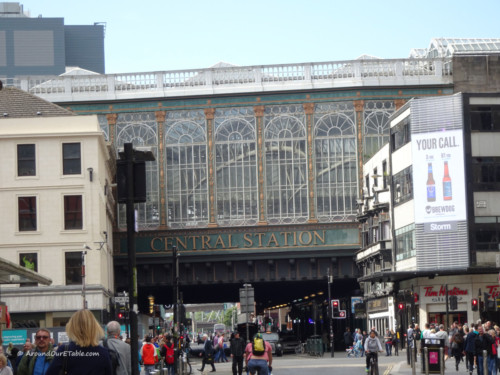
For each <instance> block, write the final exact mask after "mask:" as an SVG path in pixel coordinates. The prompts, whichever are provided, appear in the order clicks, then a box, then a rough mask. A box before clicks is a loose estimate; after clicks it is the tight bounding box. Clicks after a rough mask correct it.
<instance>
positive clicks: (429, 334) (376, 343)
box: [344, 320, 500, 375]
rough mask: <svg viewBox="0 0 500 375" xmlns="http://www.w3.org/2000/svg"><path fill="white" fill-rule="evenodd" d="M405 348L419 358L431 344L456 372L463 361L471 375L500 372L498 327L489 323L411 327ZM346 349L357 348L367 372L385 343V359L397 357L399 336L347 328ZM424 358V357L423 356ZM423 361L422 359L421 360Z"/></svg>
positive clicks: (393, 333)
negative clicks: (451, 359) (414, 352)
mask: <svg viewBox="0 0 500 375" xmlns="http://www.w3.org/2000/svg"><path fill="white" fill-rule="evenodd" d="M406 339H407V348H409V349H414V350H416V352H417V353H419V355H421V354H422V353H423V348H424V347H425V346H426V345H425V344H434V345H439V346H442V347H443V350H444V360H445V361H446V360H448V359H449V358H453V359H454V360H455V370H456V371H459V367H460V364H461V363H462V362H463V363H464V366H465V368H466V371H468V372H469V374H470V375H472V374H473V373H474V370H476V372H477V375H483V374H484V370H485V367H484V366H486V371H487V373H488V375H496V373H497V371H499V372H500V326H498V325H496V324H493V323H492V322H490V321H487V322H485V323H482V322H481V321H480V320H479V321H478V322H477V323H471V324H461V323H458V322H453V324H452V325H451V326H450V328H449V329H448V330H447V329H446V328H445V326H444V325H443V324H429V323H426V324H425V326H424V329H420V327H419V325H418V324H414V325H413V324H411V325H410V326H409V327H408V330H407V331H406ZM344 343H345V345H346V347H359V350H360V352H361V355H363V354H365V353H366V354H367V358H366V371H367V372H368V371H369V354H371V355H376V353H378V352H383V351H384V348H383V347H382V343H383V344H385V353H386V356H391V355H392V349H393V348H394V354H395V355H398V346H399V344H400V340H399V338H398V335H397V334H396V333H395V332H394V331H393V330H390V329H387V330H386V331H385V334H384V335H383V336H382V335H380V334H379V333H378V332H377V330H376V329H375V328H372V329H371V331H370V334H366V331H363V332H361V330H360V329H356V330H355V332H354V333H351V332H350V329H349V328H347V329H346V332H344ZM422 358H423V357H422ZM422 362H423V360H422Z"/></svg>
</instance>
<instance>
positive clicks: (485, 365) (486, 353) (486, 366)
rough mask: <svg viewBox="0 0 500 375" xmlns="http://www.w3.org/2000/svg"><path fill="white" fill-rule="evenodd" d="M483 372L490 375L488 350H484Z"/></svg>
mask: <svg viewBox="0 0 500 375" xmlns="http://www.w3.org/2000/svg"><path fill="white" fill-rule="evenodd" d="M483 374H484V375H488V352H487V351H486V350H483Z"/></svg>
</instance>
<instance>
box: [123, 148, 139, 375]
mask: <svg viewBox="0 0 500 375" xmlns="http://www.w3.org/2000/svg"><path fill="white" fill-rule="evenodd" d="M123 147H124V152H125V161H126V163H127V202H126V210H127V211H126V215H127V253H128V290H129V301H130V302H129V304H130V308H129V319H130V354H131V359H132V374H133V375H139V358H138V354H139V342H138V337H137V336H138V333H139V332H138V327H137V311H138V306H137V266H136V259H135V207H134V179H133V176H134V149H133V147H132V143H125V144H124V145H123Z"/></svg>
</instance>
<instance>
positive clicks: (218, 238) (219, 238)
mask: <svg viewBox="0 0 500 375" xmlns="http://www.w3.org/2000/svg"><path fill="white" fill-rule="evenodd" d="M217 246H220V247H221V248H223V249H225V248H226V245H224V240H223V239H222V237H221V236H220V235H219V237H217V241H215V246H214V247H217Z"/></svg>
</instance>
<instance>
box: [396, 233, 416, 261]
mask: <svg viewBox="0 0 500 375" xmlns="http://www.w3.org/2000/svg"><path fill="white" fill-rule="evenodd" d="M414 256H416V251H415V224H410V225H407V226H406V227H403V228H399V229H396V260H397V261H399V260H404V259H407V258H411V257H414Z"/></svg>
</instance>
